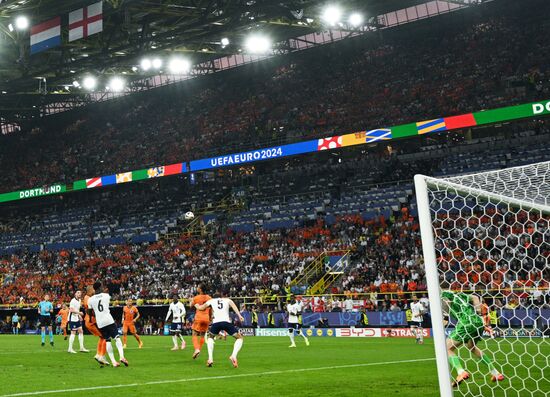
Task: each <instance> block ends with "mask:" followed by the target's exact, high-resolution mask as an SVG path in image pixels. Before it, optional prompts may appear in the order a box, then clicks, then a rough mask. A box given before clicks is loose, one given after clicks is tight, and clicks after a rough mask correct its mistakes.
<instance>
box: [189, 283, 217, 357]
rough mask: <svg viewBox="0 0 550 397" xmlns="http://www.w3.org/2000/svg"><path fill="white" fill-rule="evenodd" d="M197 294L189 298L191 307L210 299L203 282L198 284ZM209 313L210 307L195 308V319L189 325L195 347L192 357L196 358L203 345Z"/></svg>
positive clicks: (208, 322)
mask: <svg viewBox="0 0 550 397" xmlns="http://www.w3.org/2000/svg"><path fill="white" fill-rule="evenodd" d="M197 294H198V295H197V296H195V297H194V298H193V299H192V300H191V304H190V305H189V306H190V307H191V308H193V309H194V308H195V305H203V304H204V303H206V302H207V301H209V300H210V299H212V298H211V297H210V296H209V295H206V289H205V287H204V285H203V284H199V285H198V287H197ZM211 313H212V310H211V309H210V308H207V309H206V310H202V311H201V310H197V311H196V312H195V319H194V321H193V325H192V327H191V330H192V332H193V336H192V340H193V347H194V348H195V351H194V352H193V359H195V358H197V357H198V356H199V354H200V353H201V349H202V345H204V335H205V334H206V331H208V326H209V325H210V317H211Z"/></svg>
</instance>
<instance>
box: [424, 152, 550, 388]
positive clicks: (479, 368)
mask: <svg viewBox="0 0 550 397" xmlns="http://www.w3.org/2000/svg"><path fill="white" fill-rule="evenodd" d="M414 181H415V188H416V197H417V203H418V216H419V222H420V230H421V237H422V249H423V254H424V263H425V266H426V279H427V284H428V294H429V300H430V308H431V316H432V327H433V334H434V343H435V351H436V361H437V372H438V378H439V386H440V394H441V396H444V397H451V396H453V395H454V396H457V395H459V396H481V395H490V396H518V395H521V396H543V395H545V396H547V395H550V392H549V390H550V381H549V380H548V378H547V375H546V376H545V375H544V371H546V370H547V365H548V357H547V354H548V352H549V349H550V347H549V346H548V344H549V341H548V338H546V339H545V335H546V336H548V329H549V321H550V319H549V317H550V315H549V312H550V311H549V310H547V309H541V306H542V305H544V302H545V299H548V297H547V296H545V294H546V295H547V294H548V285H549V284H548V283H549V281H550V280H549V277H548V271H549V270H548V263H547V262H548V257H546V256H544V253H545V252H548V249H549V244H550V227H549V220H550V161H549V162H542V163H537V164H531V165H526V166H520V167H513V168H507V169H502V170H496V171H489V172H481V173H476V174H469V175H460V176H454V177H447V178H441V179H438V178H432V177H427V176H424V175H416V176H415V179H414ZM539 286H540V288H539ZM543 287H544V288H543ZM447 290H450V291H463V292H465V293H466V294H473V295H474V296H477V297H479V298H480V299H481V300H483V301H484V302H485V303H486V304H488V306H484V308H485V310H493V308H495V307H501V306H502V305H505V304H506V305H507V307H508V308H510V307H511V308H513V309H514V310H508V311H507V312H508V313H512V315H511V316H509V317H510V318H506V319H504V321H502V320H503V319H499V321H498V322H497V321H494V322H492V327H491V326H490V325H489V326H488V327H486V328H485V330H484V336H483V337H482V338H481V340H480V341H479V342H478V343H477V346H478V347H480V349H481V350H483V351H484V352H485V353H486V354H487V355H489V356H490V357H491V359H492V360H493V364H494V367H495V368H498V369H499V370H500V371H501V372H502V373H503V374H504V375H505V377H506V379H505V381H502V382H498V383H497V382H495V383H492V382H491V380H490V379H489V378H487V373H486V369H487V367H486V366H484V363H485V362H481V361H478V360H476V359H474V357H473V355H472V354H470V352H469V351H468V350H467V349H466V348H465V347H461V348H460V349H459V350H458V351H459V353H458V356H459V358H460V361H461V362H462V363H464V362H465V367H466V370H467V371H468V372H469V374H471V378H470V379H468V380H466V381H464V382H462V383H461V384H460V385H459V386H458V387H456V388H453V387H452V382H453V378H454V376H456V373H451V368H450V365H449V361H448V351H447V347H446V336H447V335H449V334H450V333H451V332H452V331H453V329H454V327H455V325H456V324H457V322H456V321H457V320H456V319H453V316H452V315H451V316H450V318H449V313H448V306H447V305H446V302H445V301H443V300H442V292H443V291H447ZM472 299H473V298H472ZM489 307H490V308H491V309H489ZM496 312H498V310H495V313H496ZM487 318H488V317H487ZM445 324H446V325H445ZM455 362H456V361H455ZM545 368H546V369H545ZM455 369H456V368H455Z"/></svg>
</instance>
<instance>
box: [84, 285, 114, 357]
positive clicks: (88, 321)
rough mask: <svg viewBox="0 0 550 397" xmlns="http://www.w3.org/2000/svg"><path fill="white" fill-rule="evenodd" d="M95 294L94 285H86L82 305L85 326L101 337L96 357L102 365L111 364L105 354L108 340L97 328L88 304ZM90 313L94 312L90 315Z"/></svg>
mask: <svg viewBox="0 0 550 397" xmlns="http://www.w3.org/2000/svg"><path fill="white" fill-rule="evenodd" d="M94 294H95V290H94V287H93V286H91V285H88V287H86V295H84V299H83V301H82V306H84V313H86V314H85V316H84V326H85V327H86V329H87V330H88V331H89V332H90V333H91V334H92V335H95V336H97V337H98V338H99V340H98V342H97V349H96V354H95V356H94V359H95V360H96V361H97V362H98V363H99V364H100V365H101V366H103V365H109V361H107V359H106V358H105V354H106V353H107V341H106V340H105V339H103V336H102V335H101V332H100V331H99V328H97V324H96V321H95V317H94V316H93V310H89V309H90V307H89V306H88V300H89V299H90V297H91V296H93V295H94ZM90 313H92V314H91V315H90Z"/></svg>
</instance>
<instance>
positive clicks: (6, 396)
mask: <svg viewBox="0 0 550 397" xmlns="http://www.w3.org/2000/svg"><path fill="white" fill-rule="evenodd" d="M434 360H435V358H419V359H414V360H399V361H382V362H377V363H363V364H347V365H333V366H330V367H315V368H296V369H286V370H280V371H265V372H251V373H246V374H235V375H219V376H202V377H199V378H186V379H171V380H156V381H150V382H143V383H125V384H120V385H104V386H90V387H78V388H74V389H58V390H41V391H31V392H23V393H13V394H3V395H0V397H21V396H38V395H44V394H55V393H69V392H76V391H92V390H105V389H120V388H122V387H137V386H153V385H163V384H169V383H186V382H200V381H205V380H220V379H234V378H249V377H253V376H269V375H281V374H290V373H296V372H314V371H326V370H331V369H343V368H359V367H373V366H377V365H392V364H406V363H418V362H423V361H434Z"/></svg>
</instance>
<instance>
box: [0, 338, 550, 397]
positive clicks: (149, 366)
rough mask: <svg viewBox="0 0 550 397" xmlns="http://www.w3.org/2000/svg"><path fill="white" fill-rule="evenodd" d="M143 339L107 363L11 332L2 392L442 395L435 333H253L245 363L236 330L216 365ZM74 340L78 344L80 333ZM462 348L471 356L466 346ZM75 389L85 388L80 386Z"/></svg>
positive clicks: (2, 363)
mask: <svg viewBox="0 0 550 397" xmlns="http://www.w3.org/2000/svg"><path fill="white" fill-rule="evenodd" d="M46 339H47V338H46ZM143 340H144V343H145V345H144V348H143V349H141V350H138V349H137V343H136V341H135V340H134V339H133V338H131V337H130V338H129V342H128V347H129V349H127V354H126V356H127V358H128V360H129V361H130V367H128V368H124V367H121V368H100V367H99V365H97V363H96V362H95V361H94V360H93V354H94V353H88V354H84V353H79V354H77V355H69V354H68V353H66V348H67V342H66V341H63V339H62V338H60V337H56V338H55V341H56V345H55V347H54V348H52V347H50V346H49V345H46V346H44V347H41V346H40V337H39V336H27V335H21V336H9V335H2V336H0V397H2V396H6V395H13V394H17V393H29V394H27V395H54V396H55V395H67V394H68V393H70V394H72V393H76V394H78V396H79V397H82V396H94V397H95V396H103V395H116V396H117V397H118V396H135V395H139V396H159V395H185V396H205V395H206V396H209V395H223V396H242V395H246V396H295V395H300V396H367V397H377V396H384V397H388V396H399V397H403V396H411V397H412V396H414V397H418V396H426V397H430V396H438V395H439V393H438V386H437V375H436V367H435V360H434V348H433V344H432V341H431V340H428V341H427V343H426V344H425V345H416V344H415V343H414V341H413V340H412V339H362V338H357V339H355V338H310V341H311V346H310V347H306V346H305V345H304V344H303V341H302V340H300V338H297V345H298V347H297V348H296V349H289V348H288V342H289V341H288V338H282V337H249V338H246V339H245V343H244V346H243V349H242V350H241V352H240V354H239V368H238V369H235V368H233V367H232V366H231V363H230V362H229V360H228V356H229V355H230V353H231V350H232V346H233V340H232V339H231V338H228V340H227V341H217V342H216V348H215V351H214V360H215V364H214V367H213V368H206V367H205V361H206V356H207V354H206V346H204V348H203V352H202V353H201V356H200V357H199V358H198V359H197V360H192V359H191V357H190V356H191V353H192V346H191V340H190V338H186V341H187V345H188V347H187V348H186V349H185V350H183V351H181V350H180V351H176V352H173V351H170V348H171V339H170V338H168V337H158V336H157V337H144V338H143ZM95 341H96V339H94V338H93V337H90V336H87V337H86V347H88V348H92V346H93V347H95ZM484 343H485V342H484ZM487 343H489V344H496V343H500V346H501V349H502V350H503V351H504V350H505V349H510V350H508V352H509V351H511V350H514V351H516V350H517V351H518V352H520V351H525V349H527V350H529V349H530V346H528V347H526V346H527V345H526V344H524V343H523V342H521V341H520V342H518V343H520V344H521V346H520V345H519V344H518V343H514V345H510V344H508V343H502V342H495V341H488V342H487ZM531 343H533V342H531ZM542 343H543V344H542V345H539V347H538V348H536V347H535V349H536V351H534V353H535V354H534V357H535V359H536V360H537V363H538V364H537V365H538V366H539V367H540V368H541V369H540V370H539V372H538V373H536V372H533V371H531V377H527V378H528V382H527V383H526V385H525V386H526V387H527V388H532V387H533V386H534V385H533V382H534V381H530V379H531V378H533V379H535V377H536V378H537V379H539V382H542V383H539V387H547V389H546V390H550V388H548V386H549V384H548V381H547V380H545V379H547V378H548V376H547V375H548V374H544V373H543V372H542V371H543V369H542V368H545V367H547V365H548V361H547V360H548V356H549V355H550V350H549V349H548V343H547V342H542ZM544 343H546V344H544ZM75 346H78V342H77V341H75ZM538 351H540V354H538V353H537V352H538ZM462 354H463V355H465V356H466V352H462ZM115 355H116V356H117V357H118V354H116V353H115ZM508 356H509V357H510V358H514V357H516V356H515V355H513V354H512V355H510V354H508ZM516 358H517V357H516ZM497 359H500V360H501V361H503V360H504V356H503V355H502V357H499V356H498V355H497ZM539 361H540V362H539ZM542 364H544V365H542ZM466 366H467V367H471V368H476V366H477V364H476V363H475V362H473V361H470V360H466ZM516 367H517V366H516ZM516 367H514V363H513V362H510V364H506V365H505V366H504V368H503V370H504V371H505V373H506V371H509V373H510V374H512V375H517V376H515V377H513V379H511V380H507V381H506V382H505V383H503V384H502V386H504V388H506V389H508V393H510V391H511V389H510V386H511V385H510V382H512V386H514V390H517V391H519V390H525V389H524V384H523V383H522V373H523V372H525V373H527V369H523V368H516ZM546 370H547V369H546ZM540 379H542V381H540ZM523 380H525V377H524V378H523ZM544 382H546V383H544ZM100 386H107V387H106V388H99V387H100ZM113 386H116V387H113ZM87 388H90V389H87ZM69 389H80V390H78V391H76V390H75V391H72V392H71V391H69ZM474 390H475V391H476V392H479V393H482V394H476V395H491V396H492V395H495V396H515V395H520V394H519V392H518V393H517V394H504V392H503V390H504V389H503V388H501V387H499V386H497V387H495V386H493V385H492V384H490V383H488V382H487V377H486V376H482V374H481V373H479V374H478V373H475V374H474V376H473V379H472V381H471V382H470V384H469V385H468V387H467V388H464V387H462V386H461V391H462V392H463V393H461V394H465V395H468V394H469V393H472V392H473V391H474ZM541 390H544V389H541ZM52 391H58V392H54V393H51V392H52ZM38 392H48V393H40V394H39V393H38ZM492 393H494V394H492ZM21 395H25V394H21ZM470 395H474V394H470ZM522 395H523V394H522ZM525 395H530V394H525ZM535 395H536V394H535Z"/></svg>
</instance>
